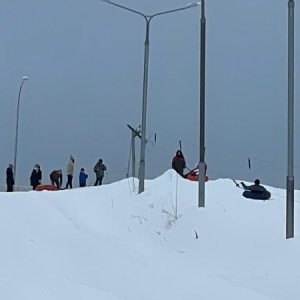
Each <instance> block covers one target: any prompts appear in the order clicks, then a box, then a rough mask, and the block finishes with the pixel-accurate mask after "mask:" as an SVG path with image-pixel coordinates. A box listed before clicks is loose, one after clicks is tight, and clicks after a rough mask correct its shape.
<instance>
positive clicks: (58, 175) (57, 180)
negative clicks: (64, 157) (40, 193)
mask: <svg viewBox="0 0 300 300" xmlns="http://www.w3.org/2000/svg"><path fill="white" fill-rule="evenodd" d="M50 180H51V184H52V185H54V184H55V185H56V186H57V188H58V189H60V188H61V186H62V181H63V177H62V169H59V170H54V171H52V172H51V174H50Z"/></svg>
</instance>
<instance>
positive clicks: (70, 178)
mask: <svg viewBox="0 0 300 300" xmlns="http://www.w3.org/2000/svg"><path fill="white" fill-rule="evenodd" d="M74 162H75V160H74V157H73V155H70V159H69V161H68V164H67V176H68V181H67V185H66V189H67V188H68V187H70V188H71V189H72V188H73V185H72V181H73V174H74Z"/></svg>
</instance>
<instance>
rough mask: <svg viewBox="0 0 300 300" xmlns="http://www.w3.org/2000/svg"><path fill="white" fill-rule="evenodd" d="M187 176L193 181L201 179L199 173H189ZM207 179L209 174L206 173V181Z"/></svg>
mask: <svg viewBox="0 0 300 300" xmlns="http://www.w3.org/2000/svg"><path fill="white" fill-rule="evenodd" d="M186 178H187V179H188V180H191V181H199V175H197V174H188V176H187V177H186ZM207 181H208V176H207V175H205V182H207Z"/></svg>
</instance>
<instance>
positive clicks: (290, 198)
mask: <svg viewBox="0 0 300 300" xmlns="http://www.w3.org/2000/svg"><path fill="white" fill-rule="evenodd" d="M294 11H295V1H294V0H289V2H288V156H287V177H286V238H287V239H289V238H293V237H294V64H295V62H294V19H295V18H294Z"/></svg>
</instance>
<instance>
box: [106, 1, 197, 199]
mask: <svg viewBox="0 0 300 300" xmlns="http://www.w3.org/2000/svg"><path fill="white" fill-rule="evenodd" d="M102 1H104V2H106V3H109V4H111V5H114V6H116V7H119V8H122V9H124V10H127V11H130V12H132V13H135V14H138V15H140V16H142V17H143V18H144V19H145V21H146V39H145V53H144V77H143V105H142V130H141V152H140V168H139V193H142V192H143V191H144V189H145V152H146V142H147V141H146V117H147V96H148V62H149V45H150V41H149V32H150V22H151V20H152V19H153V18H154V17H157V16H161V15H165V14H169V13H174V12H178V11H182V10H185V9H189V8H193V7H196V6H198V3H190V4H188V5H187V6H184V7H181V8H177V9H172V10H168V11H163V12H160V13H156V14H153V15H145V14H143V13H141V12H139V11H137V10H133V9H131V8H128V7H125V6H123V5H119V4H117V3H114V2H111V1H109V0H102Z"/></svg>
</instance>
